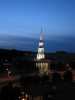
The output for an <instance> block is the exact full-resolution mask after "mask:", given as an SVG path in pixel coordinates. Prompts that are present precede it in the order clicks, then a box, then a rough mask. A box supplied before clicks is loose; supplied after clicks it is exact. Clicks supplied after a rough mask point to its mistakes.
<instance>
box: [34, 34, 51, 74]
mask: <svg viewBox="0 0 75 100" xmlns="http://www.w3.org/2000/svg"><path fill="white" fill-rule="evenodd" d="M35 61H36V68H37V69H38V70H39V74H40V75H43V74H45V75H48V73H49V69H50V61H49V60H48V59H46V57H45V52H44V37H43V32H41V35H40V41H39V46H38V52H37V56H36V59H35Z"/></svg>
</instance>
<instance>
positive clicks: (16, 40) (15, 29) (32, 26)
mask: <svg viewBox="0 0 75 100" xmlns="http://www.w3.org/2000/svg"><path fill="white" fill-rule="evenodd" d="M41 27H43V31H44V36H45V48H46V50H47V51H49V52H50V51H56V50H65V51H69V52H74V51H75V44H74V43H75V0H0V48H15V49H19V50H32V51H36V49H37V46H38V44H37V43H38V41H39V35H40V31H41Z"/></svg>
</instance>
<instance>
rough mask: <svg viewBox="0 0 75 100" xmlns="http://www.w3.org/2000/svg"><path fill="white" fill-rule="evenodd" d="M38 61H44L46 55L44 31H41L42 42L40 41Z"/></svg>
mask: <svg viewBox="0 0 75 100" xmlns="http://www.w3.org/2000/svg"><path fill="white" fill-rule="evenodd" d="M36 59H37V60H42V59H45V54H44V36H43V31H42V29H41V33H40V41H39V47H38V53H37V58H36Z"/></svg>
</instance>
